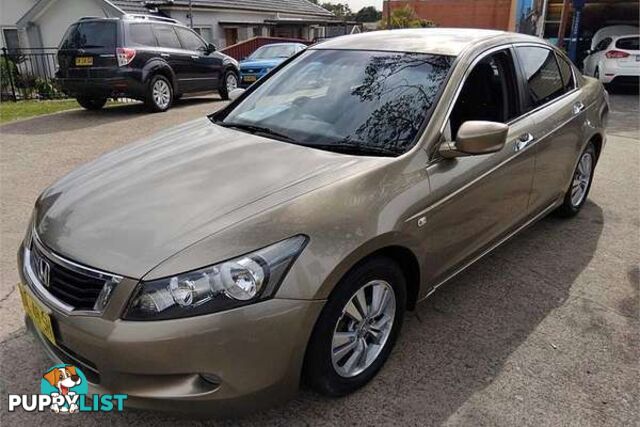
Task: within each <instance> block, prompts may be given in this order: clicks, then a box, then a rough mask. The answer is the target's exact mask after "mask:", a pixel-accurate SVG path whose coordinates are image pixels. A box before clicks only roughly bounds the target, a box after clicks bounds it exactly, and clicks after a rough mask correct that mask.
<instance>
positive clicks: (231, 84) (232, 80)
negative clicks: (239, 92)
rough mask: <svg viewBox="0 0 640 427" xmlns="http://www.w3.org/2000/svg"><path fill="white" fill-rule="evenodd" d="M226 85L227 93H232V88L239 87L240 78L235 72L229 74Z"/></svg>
mask: <svg viewBox="0 0 640 427" xmlns="http://www.w3.org/2000/svg"><path fill="white" fill-rule="evenodd" d="M226 85H227V93H230V92H231V91H232V90H234V89H237V88H238V78H237V77H236V75H235V74H233V73H229V74H227V80H226Z"/></svg>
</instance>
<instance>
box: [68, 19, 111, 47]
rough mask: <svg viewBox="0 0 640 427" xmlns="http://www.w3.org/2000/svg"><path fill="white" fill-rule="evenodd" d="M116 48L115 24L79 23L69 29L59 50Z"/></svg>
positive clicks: (98, 22) (109, 22)
mask: <svg viewBox="0 0 640 427" xmlns="http://www.w3.org/2000/svg"><path fill="white" fill-rule="evenodd" d="M115 47H116V23H115V22H111V21H93V22H91V21H89V22H81V23H79V24H76V25H74V26H72V27H71V28H69V30H68V31H67V33H66V34H65V37H64V39H63V40H62V43H61V44H60V48H61V49H93V48H105V49H115Z"/></svg>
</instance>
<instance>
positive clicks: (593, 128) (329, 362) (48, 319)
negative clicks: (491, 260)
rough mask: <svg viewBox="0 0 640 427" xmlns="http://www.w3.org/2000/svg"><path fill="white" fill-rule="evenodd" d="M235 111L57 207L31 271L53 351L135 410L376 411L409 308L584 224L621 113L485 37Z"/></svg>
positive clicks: (405, 41)
mask: <svg viewBox="0 0 640 427" xmlns="http://www.w3.org/2000/svg"><path fill="white" fill-rule="evenodd" d="M318 70H322V72H321V73H318ZM310 76H312V77H311V78H310ZM240 92H242V93H240ZM231 95H232V98H236V99H235V101H233V102H232V103H231V104H229V105H228V106H227V107H225V108H224V109H222V110H221V111H219V112H216V113H214V114H212V115H210V116H208V117H203V118H201V119H197V120H195V121H192V122H189V123H185V124H182V125H180V126H178V127H176V128H173V129H171V130H165V131H162V133H160V134H159V135H156V136H154V137H152V138H150V139H148V140H145V141H142V142H139V143H135V144H133V145H130V146H126V147H124V148H122V149H120V150H117V151H115V152H113V153H110V154H107V155H105V156H104V157H102V158H100V159H98V160H96V161H93V162H91V163H89V164H87V165H85V166H83V167H80V168H79V169H77V170H75V171H74V172H72V173H71V174H69V175H68V176H66V177H65V178H62V179H61V180H60V181H59V182H57V183H55V184H53V185H52V186H51V187H50V188H48V189H46V190H45V191H44V192H43V193H42V195H41V196H40V197H39V199H38V200H37V202H36V205H35V208H34V213H33V218H32V220H31V223H30V225H29V228H28V230H27V235H26V238H25V240H24V243H23V244H22V246H21V248H20V250H19V271H20V272H21V283H22V285H20V286H21V289H22V291H23V292H24V294H25V298H26V300H27V301H30V302H28V303H25V304H26V305H27V306H28V307H32V306H33V307H36V309H33V310H32V311H34V312H35V314H33V315H32V316H30V317H28V318H27V324H28V326H29V329H30V330H32V331H33V332H34V333H35V335H36V337H37V341H38V342H39V343H40V344H41V345H42V346H43V347H44V348H45V349H46V351H47V352H48V353H49V354H51V355H53V356H54V359H55V360H57V359H61V360H64V361H67V362H68V363H72V364H74V365H75V366H78V367H80V368H81V369H82V370H84V371H85V372H89V373H90V375H88V376H87V377H88V378H89V381H90V382H91V383H92V384H94V386H95V388H96V390H98V392H99V391H100V390H105V391H109V392H112V393H113V392H119V391H122V392H126V393H127V394H128V395H129V399H130V400H129V401H127V404H128V403H129V402H131V404H132V405H140V406H145V407H148V408H157V409H170V410H172V411H190V412H195V411H214V412H218V413H233V412H242V413H245V414H246V413H247V412H248V411H250V410H253V409H255V408H256V407H264V406H268V405H271V404H273V403H275V402H277V401H280V400H282V399H285V398H288V397H291V396H292V395H293V394H294V393H295V392H296V390H297V388H298V385H299V383H300V381H301V380H302V381H304V382H305V383H306V384H308V385H309V386H310V387H312V388H313V389H315V390H317V391H318V392H320V393H323V394H326V395H330V396H342V395H345V394H348V393H351V392H354V391H355V390H357V389H358V388H360V387H362V386H363V385H365V384H366V383H367V382H369V381H370V380H372V379H373V378H374V377H375V375H376V373H377V372H378V371H379V370H380V369H381V368H382V366H383V364H384V363H385V361H386V360H387V358H388V357H389V354H390V353H391V350H392V348H393V347H394V345H395V343H396V341H397V340H398V337H399V334H400V330H401V328H402V322H403V317H404V314H405V311H406V310H413V309H414V308H415V306H416V304H417V303H418V302H419V301H422V300H424V299H425V298H427V297H428V296H429V295H431V294H432V293H433V292H434V291H435V290H436V289H438V288H439V287H440V286H441V285H443V284H444V283H446V282H447V281H448V280H449V279H451V278H452V277H454V276H456V275H457V274H458V273H460V272H461V271H463V270H464V269H465V268H467V267H468V266H469V265H471V264H473V263H474V262H475V261H477V260H478V259H480V258H482V256H484V255H486V254H487V253H489V252H491V250H493V249H494V248H496V247H497V246H499V245H500V244H502V243H504V242H505V241H507V240H508V239H509V238H511V237H512V236H514V235H516V234H517V233H518V232H520V231H521V230H523V229H524V228H525V227H527V226H529V225H531V224H533V223H534V222H535V221H537V220H538V219H540V218H543V217H544V216H546V215H547V214H549V213H551V212H555V213H557V214H558V215H559V216H562V217H570V216H573V215H576V214H578V212H579V211H580V209H581V208H582V207H583V206H584V205H585V203H586V200H587V195H588V193H589V188H590V186H591V182H592V179H593V174H594V169H595V167H596V165H597V163H598V159H599V157H600V156H601V153H602V150H603V148H604V144H605V129H604V126H605V122H606V116H607V114H608V104H607V96H606V92H605V91H604V89H603V87H602V84H601V83H600V82H598V81H597V80H595V79H593V78H589V77H583V76H582V75H581V74H580V72H579V71H578V70H577V69H576V67H575V66H573V65H572V63H571V62H570V61H569V60H568V59H567V57H566V56H565V55H564V54H563V53H562V52H561V51H560V50H558V49H556V48H555V47H554V46H552V45H550V44H547V43H546V42H544V41H543V40H541V39H538V38H535V37H531V36H526V35H523V34H515V33H506V32H498V31H489V30H477V29H474V30H465V29H455V30H452V29H413V30H394V31H378V32H371V33H364V34H359V35H352V36H347V37H341V38H335V39H332V40H329V41H327V42H324V43H321V44H318V45H315V46H312V47H310V48H309V49H307V50H306V51H305V52H303V53H301V54H300V55H299V56H297V57H296V58H295V59H293V60H292V61H291V62H289V63H288V64H286V65H285V66H283V67H281V68H278V70H277V71H275V72H273V73H270V74H269V75H267V76H266V77H265V78H263V79H261V80H260V81H258V82H257V83H256V84H255V85H252V86H251V87H250V88H249V89H247V90H246V91H244V92H243V90H242V89H236V90H235V91H233V92H232V93H231ZM584 224H585V225H584V226H585V227H588V226H589V223H588V222H585V223H584ZM521 262H526V259H525V260H524V261H521ZM425 333H428V331H425Z"/></svg>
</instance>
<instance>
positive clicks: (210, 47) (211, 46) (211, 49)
mask: <svg viewBox="0 0 640 427" xmlns="http://www.w3.org/2000/svg"><path fill="white" fill-rule="evenodd" d="M215 51H216V46H215V45H214V44H213V43H209V44H207V53H211V52H215Z"/></svg>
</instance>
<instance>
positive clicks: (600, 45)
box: [595, 37, 613, 52]
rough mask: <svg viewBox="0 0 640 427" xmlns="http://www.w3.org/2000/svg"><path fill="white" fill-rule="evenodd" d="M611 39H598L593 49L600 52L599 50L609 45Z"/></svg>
mask: <svg viewBox="0 0 640 427" xmlns="http://www.w3.org/2000/svg"><path fill="white" fill-rule="evenodd" d="M611 40H613V39H612V38H611V37H607V38H604V39H602V40H600V43H598V44H597V45H596V49H595V51H596V52H600V51H601V50H605V49H606V48H607V47H609V43H611Z"/></svg>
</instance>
